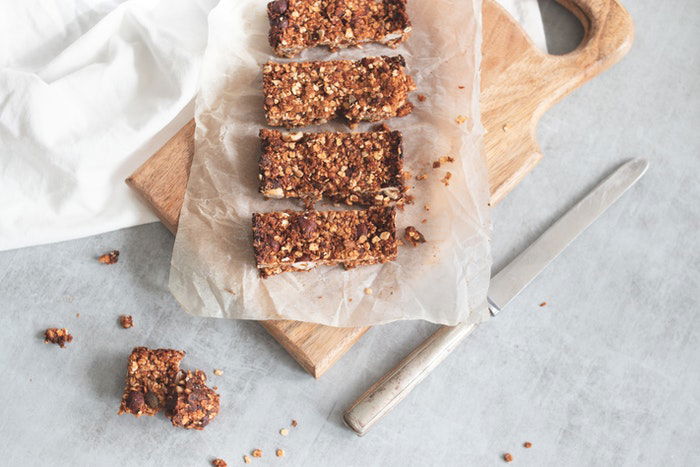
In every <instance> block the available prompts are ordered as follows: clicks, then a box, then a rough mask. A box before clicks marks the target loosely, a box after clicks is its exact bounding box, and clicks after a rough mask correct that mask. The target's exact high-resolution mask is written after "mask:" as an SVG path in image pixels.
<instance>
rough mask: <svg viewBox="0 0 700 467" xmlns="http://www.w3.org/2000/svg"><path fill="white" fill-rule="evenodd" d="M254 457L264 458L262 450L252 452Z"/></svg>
mask: <svg viewBox="0 0 700 467" xmlns="http://www.w3.org/2000/svg"><path fill="white" fill-rule="evenodd" d="M251 454H252V455H253V457H262V454H263V452H262V449H253V452H251Z"/></svg>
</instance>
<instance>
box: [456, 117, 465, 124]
mask: <svg viewBox="0 0 700 467" xmlns="http://www.w3.org/2000/svg"><path fill="white" fill-rule="evenodd" d="M466 121H467V117H465V116H464V115H457V118H455V122H457V125H461V124H462V123H464V122H466Z"/></svg>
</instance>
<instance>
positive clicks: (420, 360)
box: [343, 159, 649, 436]
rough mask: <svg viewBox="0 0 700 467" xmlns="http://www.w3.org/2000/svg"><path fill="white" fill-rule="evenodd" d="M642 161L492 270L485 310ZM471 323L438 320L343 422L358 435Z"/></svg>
mask: <svg viewBox="0 0 700 467" xmlns="http://www.w3.org/2000/svg"><path fill="white" fill-rule="evenodd" d="M648 166H649V164H648V162H647V161H646V160H643V159H635V160H632V161H630V162H627V163H626V164H623V165H622V166H621V167H619V168H618V169H617V170H616V171H615V172H613V173H612V174H611V175H610V176H609V177H607V178H606V179H605V180H603V181H602V182H601V183H599V184H598V185H597V186H596V187H595V188H594V189H593V191H591V192H590V193H589V194H588V195H586V196H585V197H584V198H583V199H582V200H581V201H579V202H578V203H576V204H575V205H574V206H573V207H572V208H571V209H570V210H569V211H567V212H566V214H564V215H563V216H562V217H561V218H559V220H557V221H556V222H555V223H554V224H552V226H551V227H549V228H548V229H547V230H546V231H545V232H544V233H543V234H542V235H541V236H540V237H539V238H538V239H537V240H535V241H534V242H533V243H532V244H531V245H530V246H529V247H528V248H527V249H525V250H524V251H523V252H522V253H520V254H519V255H518V256H517V257H516V258H515V259H514V260H513V261H511V262H510V263H509V264H508V265H507V266H506V267H504V268H503V269H502V270H501V271H499V272H498V274H496V275H495V276H493V278H492V279H491V286H490V288H489V294H488V295H489V297H488V299H487V302H488V308H489V310H490V312H491V314H492V315H495V314H497V313H498V312H499V311H500V310H502V309H503V307H505V306H506V305H507V304H508V303H509V302H510V301H511V300H513V298H514V297H515V296H516V295H518V293H520V291H522V290H523V289H524V288H525V287H527V285H528V284H529V283H530V282H531V281H532V280H533V279H534V278H535V277H537V275H538V274H539V273H540V272H541V271H542V270H543V269H544V268H545V267H546V266H547V265H548V264H549V263H550V262H551V261H552V260H553V259H554V258H556V257H557V256H558V255H559V254H560V253H561V252H562V251H563V250H564V249H565V248H566V247H567V246H568V245H569V244H570V243H571V242H572V241H573V240H574V239H575V238H576V237H577V236H578V235H579V234H580V233H581V232H582V231H583V230H585V229H586V227H588V226H589V225H591V223H593V221H595V220H596V219H597V218H598V217H599V216H600V215H601V214H602V213H603V212H605V210H606V209H607V208H608V207H609V206H610V205H612V204H613V203H614V202H615V201H617V199H619V198H620V196H622V194H623V193H624V192H625V191H627V189H629V188H630V187H631V186H632V185H634V184H635V182H637V180H639V179H640V178H641V177H642V175H644V173H645V172H646V170H647V168H648ZM484 306H487V305H486V304H484ZM476 327H477V325H476V324H474V323H462V324H458V325H457V326H441V327H440V328H439V329H438V330H437V331H435V332H434V333H433V334H432V335H431V336H430V337H428V338H427V339H426V340H425V341H423V342H422V343H421V344H420V345H419V346H418V347H416V348H415V349H414V350H413V351H412V352H411V353H410V354H408V355H407V356H406V357H405V358H404V359H403V360H401V362H400V363H399V364H398V365H397V366H396V367H394V368H393V369H392V370H391V371H389V372H388V373H387V374H385V375H384V376H383V377H382V378H381V379H379V381H377V382H376V383H374V384H373V385H372V386H371V387H370V388H369V389H368V390H367V391H365V393H364V394H362V395H361V396H360V397H359V398H358V399H357V400H356V401H355V402H354V403H353V404H352V405H351V406H350V407H349V408H348V409H347V410H346V411H345V413H344V415H343V419H344V420H345V423H346V424H347V425H348V426H349V427H350V428H351V429H352V430H354V431H355V432H356V433H357V434H358V435H359V436H362V435H364V434H365V433H366V432H367V431H368V430H369V429H370V428H371V427H372V426H373V425H374V424H375V423H376V422H377V421H379V420H380V419H381V418H382V417H383V416H384V415H385V414H386V413H388V412H389V411H390V410H391V409H393V408H394V407H395V406H396V405H397V404H398V403H399V402H401V400H403V398H404V397H406V396H407V395H408V393H410V392H411V390H412V389H413V388H414V387H416V386H417V385H418V383H420V382H421V381H422V380H423V379H424V378H425V377H426V376H427V375H428V374H429V373H430V371H431V370H432V369H433V368H435V367H436V366H437V365H439V364H440V362H442V361H443V360H444V359H445V358H446V357H447V356H448V355H449V354H450V353H451V352H452V350H453V349H454V348H455V347H457V345H458V344H459V343H460V342H461V341H462V340H463V339H464V338H465V337H466V336H468V335H469V334H471V333H472V332H473V331H474V329H476Z"/></svg>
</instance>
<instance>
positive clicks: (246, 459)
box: [243, 455, 250, 464]
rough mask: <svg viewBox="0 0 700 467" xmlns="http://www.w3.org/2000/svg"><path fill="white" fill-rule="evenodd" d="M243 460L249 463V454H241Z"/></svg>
mask: <svg viewBox="0 0 700 467" xmlns="http://www.w3.org/2000/svg"><path fill="white" fill-rule="evenodd" d="M243 462H245V463H246V464H250V456H248V455H244V456H243Z"/></svg>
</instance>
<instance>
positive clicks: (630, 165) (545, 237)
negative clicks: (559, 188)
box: [488, 159, 649, 315]
mask: <svg viewBox="0 0 700 467" xmlns="http://www.w3.org/2000/svg"><path fill="white" fill-rule="evenodd" d="M648 167H649V163H648V162H647V161H646V160H644V159H635V160H632V161H629V162H627V163H625V164H623V165H622V166H621V167H619V168H618V169H617V170H616V171H615V172H613V173H612V174H611V175H610V176H609V177H608V178H606V179H605V180H603V181H602V182H601V183H600V184H598V186H596V187H595V188H594V189H593V191H591V192H590V193H589V194H588V195H586V196H585V197H584V198H583V199H582V200H581V201H579V202H578V203H576V205H574V206H573V207H572V208H571V209H569V210H568V211H567V212H566V214H564V215H563V216H562V217H560V218H559V219H558V220H557V221H556V222H555V223H554V224H552V226H551V227H550V228H548V229H547V230H546V231H545V232H544V233H543V234H542V235H541V236H540V237H539V238H538V239H537V240H535V241H534V242H533V243H532V244H531V245H530V246H529V247H527V249H525V251H523V252H522V253H520V254H519V255H518V256H517V257H516V258H515V259H514V260H513V261H511V262H510V263H508V265H507V266H505V267H504V268H503V269H501V270H500V271H499V272H498V274H496V275H495V276H494V277H493V278H492V279H491V286H490V287H489V294H488V295H489V296H488V302H489V310H490V311H491V314H492V315H496V314H497V313H498V312H499V311H501V309H503V307H505V306H506V305H507V304H508V303H509V302H510V301H511V300H512V299H513V298H515V296H516V295H518V294H519V293H520V291H521V290H523V289H524V288H525V287H527V285H528V284H529V283H530V282H531V281H532V280H533V279H534V278H535V277H536V276H537V275H538V274H539V273H540V272H541V271H542V270H543V269H544V268H545V267H546V266H547V265H548V264H549V263H550V262H551V261H552V260H553V259H554V258H556V257H557V256H559V254H560V253H561V252H562V251H564V249H565V248H566V247H567V246H568V245H569V244H570V243H571V242H572V241H573V240H574V239H575V238H576V237H578V235H579V234H580V233H581V232H583V231H584V230H585V229H586V228H587V227H588V226H589V225H591V224H592V223H593V221H595V220H596V219H597V218H598V217H599V216H600V215H601V214H603V212H605V210H606V209H607V208H608V207H609V206H610V205H612V204H613V203H614V202H615V201H617V199H618V198H619V197H620V196H622V194H623V193H624V192H625V191H627V189H629V188H630V187H631V186H632V185H634V183H635V182H636V181H637V180H639V179H640V178H641V177H642V175H644V172H646V170H647V168H648Z"/></svg>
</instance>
